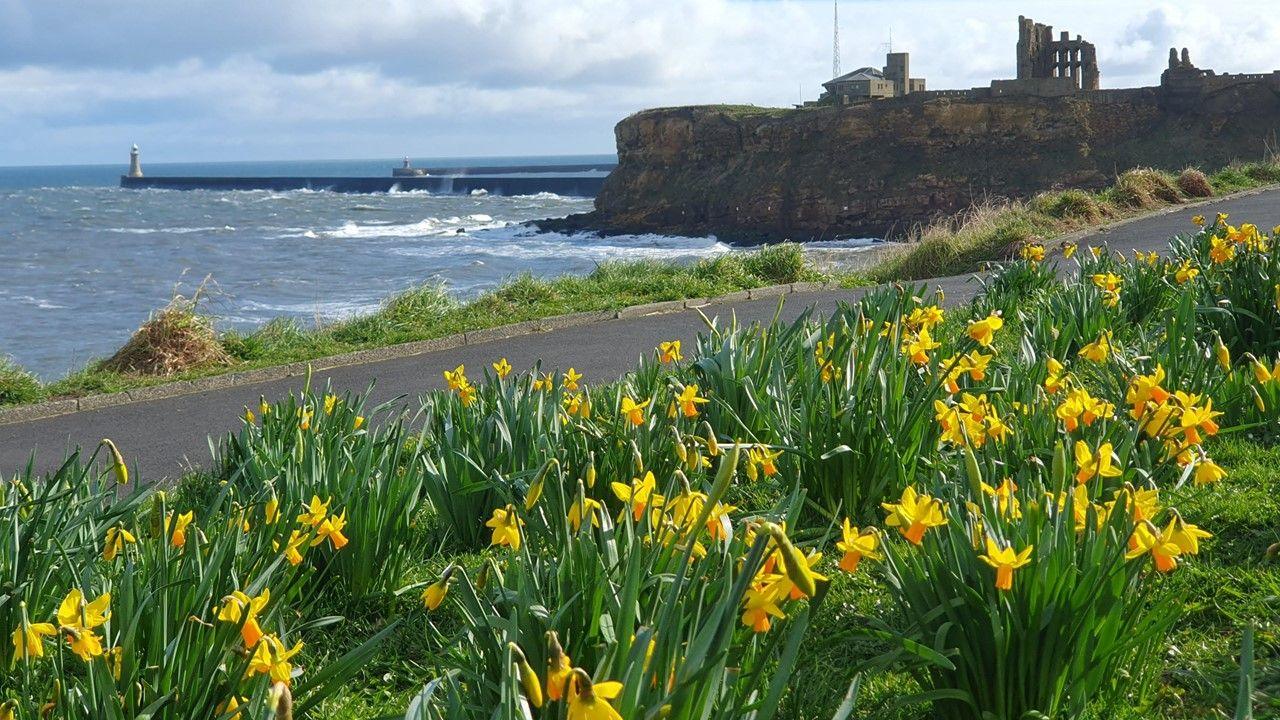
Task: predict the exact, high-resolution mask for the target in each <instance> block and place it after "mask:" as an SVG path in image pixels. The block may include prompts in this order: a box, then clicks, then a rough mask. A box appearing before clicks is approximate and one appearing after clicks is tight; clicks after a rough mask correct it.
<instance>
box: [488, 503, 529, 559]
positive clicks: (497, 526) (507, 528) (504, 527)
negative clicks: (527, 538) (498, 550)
mask: <svg viewBox="0 0 1280 720" xmlns="http://www.w3.org/2000/svg"><path fill="white" fill-rule="evenodd" d="M484 524H485V527H489V528H492V529H493V537H492V538H491V539H490V540H489V544H490V545H506V546H508V547H510V548H511V549H512V550H519V549H520V526H521V525H524V521H523V520H521V519H520V518H519V516H517V515H516V508H515V506H514V505H507V506H506V507H505V508H494V509H493V515H492V516H491V517H490V518H489V519H488V520H486V521H485V523H484Z"/></svg>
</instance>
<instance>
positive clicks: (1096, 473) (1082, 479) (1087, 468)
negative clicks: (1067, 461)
mask: <svg viewBox="0 0 1280 720" xmlns="http://www.w3.org/2000/svg"><path fill="white" fill-rule="evenodd" d="M1113 451H1114V448H1112V446H1111V443H1109V442H1105V443H1102V444H1101V445H1099V446H1098V451H1097V452H1096V453H1095V452H1094V451H1093V450H1092V449H1091V448H1090V447H1089V445H1088V443H1086V442H1085V441H1083V440H1077V441H1076V445H1075V456H1076V482H1077V483H1086V482H1089V481H1090V480H1092V479H1093V478H1095V477H1101V478H1110V477H1119V476H1120V475H1121V471H1120V468H1118V467H1116V466H1115V465H1113V464H1112V453H1113Z"/></svg>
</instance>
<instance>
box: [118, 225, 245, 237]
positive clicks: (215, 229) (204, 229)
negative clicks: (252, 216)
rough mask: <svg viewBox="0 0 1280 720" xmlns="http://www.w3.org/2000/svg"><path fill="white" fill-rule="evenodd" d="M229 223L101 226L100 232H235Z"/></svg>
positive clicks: (147, 233)
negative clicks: (216, 224) (173, 225)
mask: <svg viewBox="0 0 1280 720" xmlns="http://www.w3.org/2000/svg"><path fill="white" fill-rule="evenodd" d="M235 231H236V229H235V228H234V227H232V226H231V225H223V226H222V227H159V228H103V229H102V232H109V233H122V234H125V235H154V234H155V233H164V234H165V235H191V234H193V233H214V232H235Z"/></svg>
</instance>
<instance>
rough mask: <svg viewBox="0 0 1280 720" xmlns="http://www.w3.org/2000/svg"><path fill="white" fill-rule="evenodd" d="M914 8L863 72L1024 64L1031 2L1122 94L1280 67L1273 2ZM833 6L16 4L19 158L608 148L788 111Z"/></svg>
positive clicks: (0, 60)
mask: <svg viewBox="0 0 1280 720" xmlns="http://www.w3.org/2000/svg"><path fill="white" fill-rule="evenodd" d="M1030 4H1031V3H1026V2H1012V1H1007V0H997V1H996V2H977V1H975V2H954V1H948V0H904V1H898V2H890V1H887V0H886V1H881V2H872V1H870V0H863V1H861V2H855V1H852V0H846V2H844V3H843V4H842V7H841V18H842V27H841V38H842V47H843V65H844V67H845V68H854V67H858V66H861V65H879V64H881V63H882V62H883V54H884V50H885V47H884V44H885V43H886V42H887V40H888V38H889V34H890V31H892V35H893V41H894V45H895V49H903V50H909V51H910V52H911V53H912V70H913V74H914V75H917V76H923V77H925V78H927V80H928V82H929V87H931V88H944V87H973V86H978V85H985V84H987V82H989V81H990V80H991V79H992V78H993V77H1009V76H1011V75H1012V74H1013V46H1014V42H1015V40H1016V26H1015V22H1014V21H1015V19H1016V17H1017V15H1018V14H1019V13H1020V12H1023V13H1029V14H1031V15H1032V16H1033V17H1035V18H1036V19H1037V20H1040V21H1042V22H1046V23H1050V24H1052V25H1054V26H1055V28H1058V29H1063V28H1065V29H1068V30H1070V31H1071V32H1072V33H1079V34H1082V35H1084V36H1085V37H1086V38H1087V39H1089V40H1092V41H1093V42H1094V43H1096V44H1097V45H1098V55H1099V62H1100V65H1101V69H1102V76H1103V83H1104V86H1109V87H1122V86H1131V85H1142V84H1146V85H1150V84H1155V83H1156V82H1158V77H1159V73H1160V71H1161V70H1162V69H1163V67H1164V63H1165V58H1166V57H1167V52H1168V48H1169V47H1170V46H1172V45H1177V46H1179V47H1181V46H1183V45H1186V46H1188V47H1190V48H1191V51H1192V57H1193V59H1195V60H1196V61H1197V63H1199V64H1200V65H1202V66H1205V67H1214V68H1216V69H1218V70H1219V71H1263V70H1270V69H1273V68H1280V50H1278V49H1277V48H1278V47H1280V46H1278V45H1277V44H1276V43H1275V42H1274V41H1272V40H1271V38H1274V37H1276V36H1277V34H1280V18H1277V17H1275V16H1274V14H1273V13H1271V12H1269V10H1270V3H1269V2H1232V3H1221V2H1218V3H1211V2H1208V0H1195V1H1192V2H1179V3H1173V2H1160V3H1133V4H1129V3H1126V4H1123V6H1121V4H1119V3H1114V2H1098V1H1096V0H1074V1H1070V0H1068V1H1064V2H1061V3H1055V4H1054V5H1053V6H1052V8H1051V9H1044V8H1035V9H1031V8H1028V7H1027V6H1028V5H1030ZM830 22H831V6H830V3H829V2H826V1H825V0H813V1H801V0H773V1H769V0H756V1H746V0H662V1H660V2H655V1H654V0H431V1H430V2H415V1H412V0H382V1H381V2H361V3H352V2H349V0H283V1H282V2H276V3H263V2H260V1H259V0H225V1H224V2H220V3H213V2H204V3H173V2H170V1H169V0H138V1H136V2H130V3H118V2H107V1H106V0H86V2H84V3H75V4H71V3H51V2H44V0H27V1H26V2H23V1H22V0H0V164H10V163H23V162H71V161H76V160H89V161H103V160H111V161H114V160H115V159H116V156H117V155H118V154H119V147H120V146H121V145H126V144H127V143H128V142H132V141H134V140H136V141H138V142H140V143H144V144H146V145H147V146H148V147H149V148H151V149H152V150H154V151H155V152H154V153H153V154H152V157H153V158H154V157H157V156H158V157H159V158H163V159H206V158H226V157H228V154H229V153H238V154H239V155H238V156H240V157H306V156H315V155H316V154H320V155H322V156H327V157H332V156H347V157H351V156H367V155H395V154H399V153H400V152H402V151H412V152H415V153H418V154H427V155H466V154H484V153H510V152H524V153H539V152H568V151H572V150H579V151H583V152H598V151H607V150H608V149H610V148H611V146H612V126H613V124H614V123H615V122H616V121H617V120H618V119H620V118H621V117H623V116H625V115H626V114H628V113H630V112H633V111H635V110H638V109H641V108H644V107H650V106H658V105H675V104H688V103H700V102H708V103H710V102H737V103H755V104H762V105H785V104H789V103H792V102H795V101H797V100H799V99H801V97H809V98H812V97H813V96H814V95H816V93H817V91H818V89H819V88H818V85H819V84H820V83H821V82H822V81H824V80H826V79H827V76H828V75H829V73H830V62H831V60H830V52H831V50H830V42H831V40H830V37H831V25H830Z"/></svg>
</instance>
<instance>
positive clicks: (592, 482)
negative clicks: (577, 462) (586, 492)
mask: <svg viewBox="0 0 1280 720" xmlns="http://www.w3.org/2000/svg"><path fill="white" fill-rule="evenodd" d="M586 481H587V487H589V488H593V487H595V486H596V454H595V453H594V452H591V453H587V477H586Z"/></svg>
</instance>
